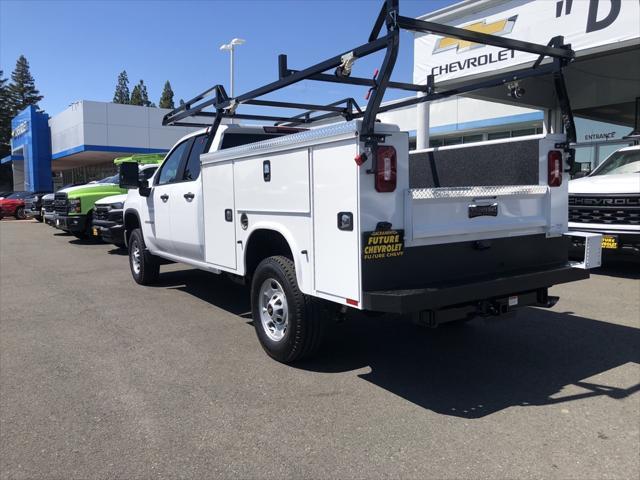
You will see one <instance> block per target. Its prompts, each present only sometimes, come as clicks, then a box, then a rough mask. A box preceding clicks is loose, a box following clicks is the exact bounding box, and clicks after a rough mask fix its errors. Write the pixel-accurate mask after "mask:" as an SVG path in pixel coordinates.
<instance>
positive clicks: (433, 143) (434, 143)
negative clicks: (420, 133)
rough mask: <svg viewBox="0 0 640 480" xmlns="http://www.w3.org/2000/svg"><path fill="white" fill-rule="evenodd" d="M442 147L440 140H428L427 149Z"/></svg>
mask: <svg viewBox="0 0 640 480" xmlns="http://www.w3.org/2000/svg"><path fill="white" fill-rule="evenodd" d="M441 146H442V139H441V138H432V139H430V140H429V148H436V147H441Z"/></svg>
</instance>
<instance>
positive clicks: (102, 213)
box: [93, 205, 109, 220]
mask: <svg viewBox="0 0 640 480" xmlns="http://www.w3.org/2000/svg"><path fill="white" fill-rule="evenodd" d="M93 218H94V219H96V220H109V206H108V205H96V208H95V211H94V213H93Z"/></svg>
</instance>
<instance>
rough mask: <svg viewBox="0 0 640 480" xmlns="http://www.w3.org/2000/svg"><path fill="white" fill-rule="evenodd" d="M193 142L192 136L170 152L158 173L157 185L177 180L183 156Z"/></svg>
mask: <svg viewBox="0 0 640 480" xmlns="http://www.w3.org/2000/svg"><path fill="white" fill-rule="evenodd" d="M191 143H193V140H192V139H191V138H190V139H188V140H185V141H184V142H182V143H181V144H180V145H178V146H177V147H176V148H175V149H174V150H173V152H171V153H170V154H169V156H168V157H167V158H166V160H165V161H164V163H163V164H162V167H160V174H159V175H158V180H157V182H156V185H164V184H167V183H173V182H175V181H176V179H177V176H178V170H179V169H180V163H181V162H182V158H183V157H184V155H185V153H186V152H187V151H188V150H189V147H190V146H191Z"/></svg>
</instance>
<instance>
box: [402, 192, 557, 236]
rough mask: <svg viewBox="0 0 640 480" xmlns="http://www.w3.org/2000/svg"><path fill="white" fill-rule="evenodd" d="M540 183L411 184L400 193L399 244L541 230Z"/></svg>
mask: <svg viewBox="0 0 640 480" xmlns="http://www.w3.org/2000/svg"><path fill="white" fill-rule="evenodd" d="M549 205H550V192H549V187H547V186H545V185H512V186H508V185H507V186H503V185H500V186H476V187H444V188H413V189H408V190H407V191H406V196H405V244H406V245H407V246H417V245H434V244H438V243H451V242H458V241H467V240H481V239H486V238H495V237H502V236H515V235H529V234H535V233H544V232H546V231H548V228H549Z"/></svg>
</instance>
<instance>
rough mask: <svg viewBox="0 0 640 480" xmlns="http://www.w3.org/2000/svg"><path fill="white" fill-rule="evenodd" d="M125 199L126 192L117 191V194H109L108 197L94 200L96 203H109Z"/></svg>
mask: <svg viewBox="0 0 640 480" xmlns="http://www.w3.org/2000/svg"><path fill="white" fill-rule="evenodd" d="M126 199H127V194H126V193H119V194H118V195H111V196H109V197H104V198H101V199H100V200H98V201H97V202H96V205H109V204H110V203H116V202H124V201H125V200H126Z"/></svg>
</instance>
